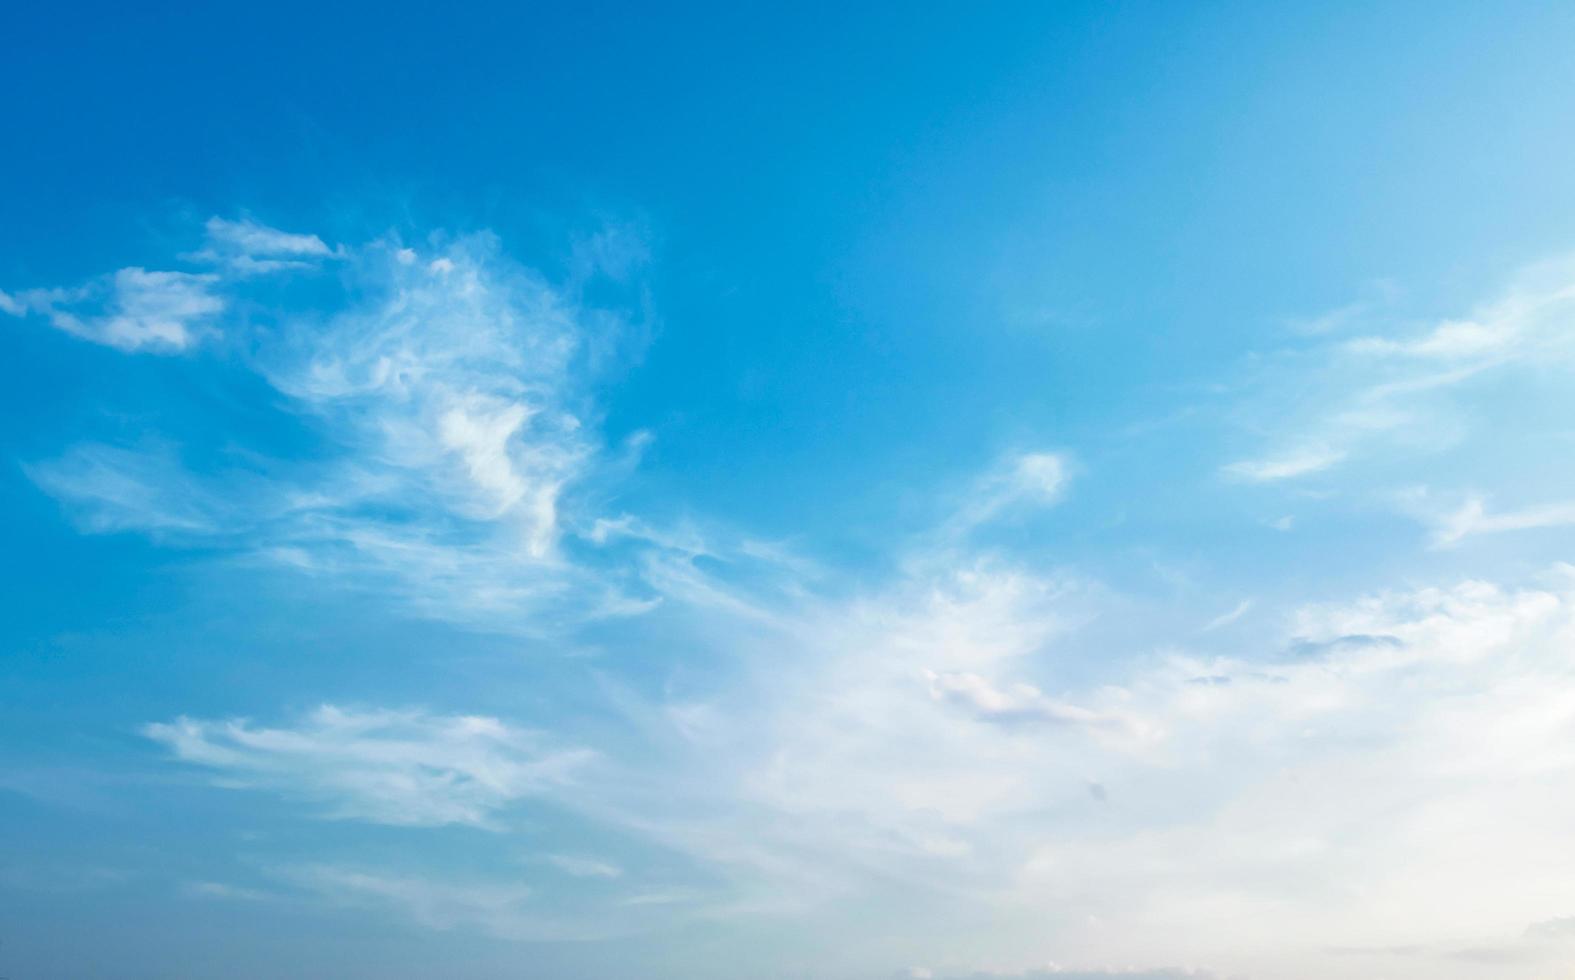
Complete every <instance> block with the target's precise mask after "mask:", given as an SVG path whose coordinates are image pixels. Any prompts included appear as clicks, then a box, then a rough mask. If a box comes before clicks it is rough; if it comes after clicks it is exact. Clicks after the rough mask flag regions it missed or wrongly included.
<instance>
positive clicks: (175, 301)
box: [0, 268, 225, 354]
mask: <svg viewBox="0 0 1575 980" xmlns="http://www.w3.org/2000/svg"><path fill="white" fill-rule="evenodd" d="M217 282H218V278H217V277H216V276H212V275H207V274H197V273H190V272H157V271H149V270H147V269H141V268H127V269H121V270H120V271H118V272H116V273H114V274H113V275H110V276H106V277H103V278H101V279H98V280H95V281H93V282H91V283H89V284H87V285H85V286H82V287H80V288H78V289H72V290H63V289H35V290H29V291H27V292H23V293H18V294H16V295H15V296H14V297H7V298H6V302H5V303H4V304H0V308H3V309H4V310H5V311H6V312H8V313H11V314H13V315H16V316H22V315H25V314H28V313H36V314H39V315H41V316H43V317H45V318H46V319H47V320H48V321H49V323H50V325H51V326H53V327H55V328H56V329H57V330H61V331H64V332H65V333H68V334H71V335H72V336H74V337H78V338H81V339H82V340H87V341H91V342H92V343H95V344H103V345H105V346H108V347H114V348H117V349H119V350H123V351H127V352H136V351H147V352H150V353H155V354H173V353H179V352H181V351H184V350H186V349H188V348H190V347H192V346H195V345H196V344H197V343H198V342H199V341H200V340H201V339H202V338H203V337H204V336H205V335H207V334H209V333H213V332H215V331H216V329H217V328H216V326H215V320H216V317H217V316H218V314H220V313H221V312H223V311H224V308H225V302H224V299H223V297H221V296H220V295H219V293H218V291H217V289H216V284H217Z"/></svg>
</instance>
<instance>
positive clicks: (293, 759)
mask: <svg viewBox="0 0 1575 980" xmlns="http://www.w3.org/2000/svg"><path fill="white" fill-rule="evenodd" d="M143 733H144V734H145V735H147V737H149V738H151V739H154V740H155V741H158V742H161V743H163V744H164V745H165V746H167V747H168V748H169V749H170V751H172V752H173V753H174V754H175V756H176V757H177V758H178V759H180V760H182V761H183V762H188V763H191V764H193V765H198V766H202V767H204V768H206V769H208V770H210V771H211V772H212V773H213V774H214V779H215V781H216V782H217V783H218V784H219V785H223V786H229V787H235V788H249V789H259V790H272V791H275V792H279V793H282V794H285V795H287V796H291V797H297V798H300V799H304V800H307V801H309V802H312V803H314V804H316V805H318V806H320V807H321V808H322V812H323V814H324V815H325V816H328V817H331V818H337V819H357V820H367V821H371V822H374V823H386V824H398V825H405V826H439V825H442V824H468V825H471V826H477V827H488V828H493V827H496V826H497V824H496V818H497V815H498V814H499V813H500V812H501V811H502V810H503V809H504V808H506V807H507V806H509V805H510V804H512V803H515V802H517V801H519V800H522V799H525V798H528V797H531V796H534V795H539V794H541V793H543V792H545V791H547V790H549V789H550V788H552V787H555V786H558V785H560V784H563V783H564V782H566V781H567V780H569V779H571V778H572V776H573V775H574V773H575V772H576V771H577V770H578V769H579V768H580V767H581V766H583V765H584V764H586V763H587V762H588V761H589V760H590V759H591V758H592V754H591V753H590V752H588V751H586V750H584V749H573V748H555V747H551V746H549V745H548V744H546V743H545V741H544V739H543V738H542V737H541V736H539V735H536V734H533V733H530V732H525V731H521V730H519V729H516V728H513V727H511V726H509V725H505V724H504V723H502V722H500V721H498V720H497V719H495V718H485V717H475V716H443V715H430V714H426V713H424V712H417V711H354V710H346V709H341V708H336V707H332V706H324V707H322V708H319V709H318V710H317V711H315V712H313V713H312V714H311V715H310V716H309V717H307V718H305V719H303V720H302V721H301V722H300V723H299V724H298V725H296V726H294V727H282V728H259V727H255V726H253V725H252V724H250V723H249V722H247V721H244V720H238V719H237V720H230V721H201V720H196V719H190V718H181V719H178V720H177V721H175V722H172V723H169V724H152V725H148V726H146V727H145V728H144V729H143Z"/></svg>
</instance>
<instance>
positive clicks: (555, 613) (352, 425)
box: [29, 219, 649, 631]
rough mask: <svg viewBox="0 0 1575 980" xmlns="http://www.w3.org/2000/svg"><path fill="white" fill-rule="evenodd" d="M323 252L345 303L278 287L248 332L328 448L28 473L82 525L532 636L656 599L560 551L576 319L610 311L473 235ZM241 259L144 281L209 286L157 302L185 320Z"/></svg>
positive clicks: (267, 370)
mask: <svg viewBox="0 0 1575 980" xmlns="http://www.w3.org/2000/svg"><path fill="white" fill-rule="evenodd" d="M208 235H209V240H210V242H209V244H210V247H212V248H218V247H220V246H221V245H222V246H223V247H224V248H228V249H231V250H232V251H234V250H241V251H240V252H236V254H244V255H246V256H250V257H253V258H255V257H256V256H259V255H273V256H281V255H283V256H293V257H296V258H303V259H304V258H321V257H323V256H325V255H328V254H330V253H329V250H328V248H327V246H326V245H324V244H322V242H321V241H320V240H319V239H317V238H316V237H314V236H302V235H290V234H285V233H283V232H277V231H275V230H273V229H268V228H264V227H262V226H259V225H255V224H252V223H249V222H225V221H222V220H219V219H214V220H213V221H210V222H209V225H208ZM226 254H229V253H226ZM331 254H332V255H334V256H335V257H336V258H337V259H338V260H340V261H341V262H342V267H341V272H342V273H343V276H344V281H345V284H346V289H347V296H348V299H347V300H336V301H335V305H334V306H331V307H329V308H327V309H318V308H317V307H315V306H310V305H309V306H306V307H304V308H296V307H295V306H293V305H291V303H292V302H293V299H291V300H290V301H287V300H285V299H283V298H281V300H280V304H279V306H278V307H277V308H276V309H274V310H273V311H271V316H272V317H273V318H274V319H275V320H277V323H276V324H275V325H272V326H270V327H269V328H268V329H266V330H255V331H254V333H253V335H251V336H249V337H248V338H247V340H248V346H249V347H250V348H251V349H253V350H254V354H253V355H252V362H251V363H252V364H253V366H254V367H255V369H256V370H257V371H258V372H259V373H260V374H261V375H262V376H263V377H264V378H265V379H266V380H267V381H268V382H269V383H270V384H271V385H273V387H274V388H275V389H276V390H277V391H278V392H279V394H280V396H281V406H282V407H283V408H284V409H285V410H287V411H289V412H292V413H294V414H295V415H297V416H298V417H300V418H302V419H304V420H305V421H306V422H307V423H308V424H309V425H311V426H313V427H315V428H316V429H317V430H318V433H319V435H320V436H321V437H322V440H323V442H324V443H325V444H326V445H328V446H329V447H333V448H334V449H337V456H335V457H330V458H327V459H322V460H317V461H314V462H312V463H311V464H309V465H307V464H303V463H297V462H289V461H283V460H271V459H267V458H265V457H261V456H258V455H256V454H251V455H250V456H249V457H248V459H247V466H246V467H245V468H244V469H242V470H235V471H212V470H209V471H207V472H196V471H192V470H188V469H185V468H183V467H182V466H181V465H180V464H179V462H178V455H179V454H178V453H177V452H176V451H175V450H174V449H173V448H171V447H168V446H161V447H158V448H156V449H152V450H149V449H130V448H126V447H118V446H106V445H91V444H89V445H81V446H77V447H75V448H73V449H71V450H69V451H68V452H67V453H65V454H64V455H63V456H61V457H59V458H57V459H53V460H42V461H38V462H35V463H33V464H30V467H29V472H30V473H31V474H32V475H33V476H34V478H35V481H36V482H37V483H38V484H39V485H40V486H41V487H42V488H44V489H45V490H47V491H49V492H50V493H52V494H54V495H55V496H57V497H59V498H60V499H61V500H62V502H63V503H64V504H65V505H66V506H67V509H68V510H69V511H70V512H71V513H72V514H73V515H74V516H75V517H76V518H77V519H78V521H79V523H80V524H81V525H82V526H84V527H85V528H87V529H89V530H96V531H124V530H142V531H146V532H148V533H154V534H158V535H159V536H160V537H161V538H162V539H164V540H166V541H170V542H174V543H181V542H183V541H184V542H188V543H211V541H212V540H213V539H222V540H223V541H225V542H226V543H227V544H229V545H230V546H232V547H235V548H238V549H240V550H242V551H243V552H245V553H247V554H250V555H252V556H254V557H258V558H262V559H265V560H269V561H274V562H278V563H281V564H285V565H288V566H290V567H293V568H298V569H301V570H304V571H308V572H313V573H318V574H324V575H332V576H334V577H335V578H337V579H339V580H341V581H344V582H346V583H350V584H355V585H362V586H368V587H373V588H376V589H378V590H379V591H382V592H384V593H385V594H389V595H392V596H394V597H397V598H398V599H400V600H401V601H403V603H404V604H405V605H406V606H407V607H408V608H410V609H411V610H412V611H414V612H416V613H418V614H420V615H429V616H434V617H439V618H444V619H451V620H458V621H464V622H468V623H474V624H477V625H485V626H488V627H489V628H499V629H506V630H524V631H533V630H540V629H543V628H545V627H546V626H547V625H548V624H549V623H550V622H552V621H554V618H557V619H558V620H561V619H562V618H564V617H572V616H573V615H578V614H580V613H578V612H575V610H576V609H577V610H580V611H582V612H583V611H590V612H591V613H592V614H596V615H604V614H608V613H612V612H616V611H618V610H628V611H638V610H640V609H643V608H649V598H648V597H644V598H631V597H627V596H624V595H622V593H621V590H620V589H619V588H618V587H616V586H615V585H614V584H613V583H611V582H608V581H601V580H599V579H598V578H597V577H596V576H594V575H592V574H590V573H589V571H588V570H587V569H586V568H584V567H577V566H574V565H571V564H569V563H567V562H565V561H564V560H563V559H562V557H561V555H560V554H559V542H560V540H561V537H562V534H563V527H564V517H563V514H562V506H563V497H564V494H565V492H566V490H568V489H569V488H571V487H572V486H574V485H575V484H576V483H579V482H584V481H585V480H587V479H588V478H589V477H592V476H594V474H595V473H596V471H597V468H598V466H600V465H601V463H600V461H599V459H598V450H599V447H598V445H597V441H596V439H595V436H594V434H592V433H590V432H588V431H587V428H586V426H585V425H584V423H583V421H582V419H584V418H585V417H586V415H587V414H589V413H592V412H594V406H593V405H592V404H591V403H590V401H589V398H588V396H587V380H588V379H587V375H586V373H585V371H586V367H585V365H584V364H583V363H582V360H581V357H580V355H581V346H582V337H583V336H584V335H585V334H586V332H587V330H588V329H589V328H587V327H585V325H584V323H585V321H586V320H587V319H588V318H591V319H595V320H596V324H597V325H596V327H595V330H597V331H603V332H605V331H606V330H607V329H608V326H607V324H608V323H609V322H610V321H611V320H612V319H614V318H613V317H612V316H611V314H606V313H601V312H594V313H593V312H591V311H586V310H582V309H581V308H579V307H578V306H576V305H575V304H574V303H573V302H571V301H570V300H569V299H568V298H566V296H565V295H564V294H563V293H562V292H561V291H560V290H559V289H556V288H554V287H553V286H552V285H550V284H549V283H547V282H546V281H544V280H543V279H542V278H541V277H540V276H538V275H536V274H535V273H533V272H531V271H530V270H528V269H525V268H523V267H520V266H518V265H516V264H514V263H512V262H510V261H508V260H507V259H506V258H504V257H503V256H502V255H501V253H500V251H499V249H498V245H497V242H496V241H495V240H494V239H492V238H491V237H489V236H485V235H483V236H475V237H470V238H464V239H459V240H455V241H451V242H448V243H447V244H445V245H442V246H434V249H433V250H432V251H427V252H425V253H424V254H422V255H420V259H421V260H419V261H418V260H416V259H414V258H408V260H407V257H410V256H416V255H417V253H416V250H414V249H411V248H408V247H404V246H401V245H399V244H398V243H395V242H388V241H376V242H372V243H370V244H368V245H366V246H363V247H359V248H354V249H346V248H341V249H339V250H337V251H335V252H333V253H331ZM291 261H294V259H292V260H291ZM133 271H136V272H138V273H139V274H141V273H140V270H133ZM250 271H255V269H252V268H250V267H249V268H248V270H247V272H248V273H249V272H250ZM240 274H241V273H238V272H236V271H235V270H233V269H230V268H229V267H227V266H224V267H221V271H219V272H215V273H211V274H205V275H202V276H193V275H189V274H184V273H180V274H176V273H171V274H167V276H168V277H176V278H163V279H158V280H157V281H158V282H160V283H162V284H163V288H164V289H166V290H167V291H169V290H175V289H176V285H177V284H184V286H181V288H185V289H187V290H196V291H197V294H198V295H201V296H204V297H207V299H205V300H203V301H202V302H196V301H195V300H193V301H191V302H187V303H185V304H184V305H182V304H173V305H172V306H171V307H170V309H171V310H174V311H176V313H179V316H185V317H187V320H188V321H191V320H192V319H193V318H197V317H199V316H200V317H203V318H206V317H207V316H208V315H209V314H216V313H218V312H220V311H221V310H222V309H223V308H224V306H223V301H222V300H221V299H220V298H219V296H220V293H221V292H222V288H223V286H224V285H225V284H226V283H227V282H229V280H230V278H232V277H234V276H237V275H240ZM142 275H144V276H153V275H155V274H142ZM158 275H160V276H165V275H166V274H158ZM122 278H125V277H124V276H122ZM127 281H132V280H127ZM135 281H138V282H144V281H152V280H146V279H145V278H144V279H138V280H135ZM39 302H42V301H39ZM49 302H50V303H52V304H54V305H55V306H59V305H60V303H63V302H64V300H59V301H58V302H57V300H50V301H49ZM51 308H54V307H53V306H52V307H51ZM127 309H130V310H132V312H133V313H135V314H136V317H135V318H138V319H137V322H145V323H149V324H151V323H152V322H154V319H156V318H154V317H153V316H152V314H151V313H150V312H149V310H150V309H151V307H150V306H149V305H148V303H141V305H138V304H137V303H132V304H130V305H129V306H128V307H127ZM176 313H171V314H170V316H173V317H175V319H177V320H178V319H179V316H177V315H176ZM126 315H127V316H130V315H131V314H129V313H128V314H126ZM204 322H206V320H204ZM188 326H190V323H189V322H188ZM80 329H81V330H84V331H91V332H93V333H94V335H95V336H102V337H104V338H109V337H110V336H112V335H114V336H119V334H114V333H113V331H112V330H111V328H110V327H109V326H105V325H102V324H100V325H93V326H91V327H89V326H81V327H80ZM148 329H149V330H152V329H153V328H152V327H148ZM123 332H124V331H122V333H123ZM161 336H166V337H168V338H169V339H170V342H172V343H173V342H175V338H177V336H183V337H185V338H186V339H185V340H184V341H182V342H183V343H189V342H191V341H192V340H193V339H194V338H195V336H196V335H195V333H192V332H191V331H190V330H188V332H187V333H186V334H176V333H171V332H170V331H168V330H166V331H165V332H164V334H162V335H161ZM106 342H108V340H107V339H106ZM584 523H585V524H590V523H591V520H590V518H587V519H586V520H585V521H584ZM204 539H207V541H206V542H205V540H204Z"/></svg>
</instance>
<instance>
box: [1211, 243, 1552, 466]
mask: <svg viewBox="0 0 1575 980" xmlns="http://www.w3.org/2000/svg"><path fill="white" fill-rule="evenodd" d="M1346 318H1347V319H1353V320H1357V321H1359V320H1361V319H1362V311H1361V310H1353V311H1351V312H1350V313H1349V315H1348V316H1347V317H1346ZM1572 318H1575V259H1572V258H1564V259H1559V260H1554V261H1550V262H1545V263H1541V264H1538V265H1535V266H1532V267H1530V268H1528V269H1526V270H1525V271H1523V272H1522V273H1521V274H1520V275H1518V276H1517V277H1515V279H1514V280H1513V281H1512V282H1511V283H1510V284H1509V285H1508V286H1507V287H1506V288H1505V289H1504V290H1503V291H1502V292H1501V293H1500V294H1499V295H1498V296H1497V297H1495V298H1494V299H1492V300H1490V301H1489V302H1486V303H1483V304H1481V305H1480V306H1478V307H1477V308H1476V309H1474V310H1472V311H1470V312H1469V313H1468V314H1467V315H1466V316H1463V317H1452V318H1447V319H1444V320H1441V321H1438V322H1435V323H1431V324H1426V325H1422V326H1417V325H1415V324H1402V325H1399V326H1394V325H1389V326H1387V328H1386V329H1384V330H1383V331H1382V332H1378V331H1377V330H1375V329H1372V328H1371V327H1369V329H1368V330H1367V331H1366V332H1363V333H1359V335H1357V336H1354V337H1351V336H1346V337H1344V338H1342V339H1336V340H1331V341H1329V342H1327V343H1323V344H1320V345H1316V346H1314V347H1312V348H1310V349H1303V350H1292V351H1286V352H1283V353H1282V354H1279V355H1276V356H1272V357H1268V358H1264V359H1260V360H1259V362H1258V363H1261V364H1262V365H1263V366H1262V368H1261V377H1260V379H1259V384H1260V386H1261V389H1260V390H1259V391H1258V392H1257V393H1256V394H1254V395H1251V396H1249V397H1248V398H1247V399H1246V400H1245V403H1244V404H1243V406H1242V409H1241V414H1242V418H1243V420H1244V422H1245V423H1246V425H1248V426H1249V427H1250V428H1252V429H1255V430H1257V431H1259V432H1260V433H1262V435H1263V441H1264V442H1266V443H1267V448H1266V449H1265V451H1263V452H1261V453H1258V454H1255V455H1252V456H1249V457H1248V458H1246V459H1242V460H1239V461H1236V462H1232V463H1229V464H1227V465H1226V466H1225V467H1224V468H1223V469H1224V472H1225V474H1226V475H1227V476H1230V477H1233V478H1236V479H1242V480H1247V481H1251V482H1262V483H1271V482H1278V481H1289V480H1294V479H1297V478H1300V477H1304V476H1310V475H1313V474H1318V473H1322V472H1325V471H1328V470H1331V469H1334V468H1335V467H1337V466H1347V465H1351V464H1354V463H1356V462H1360V461H1373V460H1387V459H1392V458H1394V457H1396V456H1397V455H1398V456H1405V455H1409V454H1416V453H1418V452H1428V451H1434V450H1437V449H1439V448H1440V447H1445V446H1449V445H1452V444H1455V443H1458V442H1459V441H1460V440H1461V439H1463V438H1465V437H1466V435H1467V434H1468V433H1469V432H1470V431H1471V430H1472V428H1473V425H1474V424H1477V423H1478V422H1479V421H1480V419H1479V414H1480V413H1478V412H1477V411H1476V409H1475V407H1474V405H1473V402H1472V400H1471V399H1470V398H1469V397H1468V396H1467V394H1466V390H1467V389H1468V388H1469V386H1471V385H1472V384H1478V383H1486V382H1487V380H1488V379H1492V378H1499V377H1505V376H1508V373H1510V372H1514V371H1528V370H1532V369H1535V370H1538V371H1546V370H1549V369H1552V370H1558V371H1564V372H1568V371H1571V370H1575V343H1572V342H1571V340H1570V336H1571V335H1570V332H1569V330H1568V324H1569V323H1570V321H1571V319H1572ZM1358 329H1359V328H1358Z"/></svg>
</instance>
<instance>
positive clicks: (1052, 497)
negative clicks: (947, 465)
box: [942, 452, 1071, 536]
mask: <svg viewBox="0 0 1575 980" xmlns="http://www.w3.org/2000/svg"><path fill="white" fill-rule="evenodd" d="M1070 482H1071V465H1070V463H1069V461H1068V459H1067V457H1066V456H1065V455H1064V454H1061V453H1053V452H1023V453H1011V454H1008V455H1006V456H1003V457H1002V458H1001V459H1000V460H998V461H997V462H996V464H995V465H994V466H993V467H991V468H990V470H989V471H987V472H986V473H985V474H984V475H982V476H981V477H979V478H978V479H977V480H975V481H974V483H973V485H972V486H970V487H969V488H968V491H967V493H966V495H965V498H964V500H963V501H962V503H961V505H960V506H959V507H958V508H957V511H956V513H955V514H954V515H953V516H952V519H951V520H950V521H949V522H948V523H947V524H946V525H945V526H944V527H943V528H942V530H943V532H944V533H947V534H950V535H953V536H958V535H964V534H966V533H968V532H969V531H971V530H973V529H974V528H976V527H979V526H980V525H983V524H987V523H989V522H990V521H993V520H995V519H996V518H999V517H1002V516H1005V515H1006V514H1008V513H1011V512H1012V511H1014V510H1024V509H1028V508H1034V507H1051V506H1054V505H1055V504H1057V503H1059V502H1060V501H1061V498H1062V497H1063V496H1064V495H1065V494H1066V489H1067V486H1068V484H1069V483H1070Z"/></svg>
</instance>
